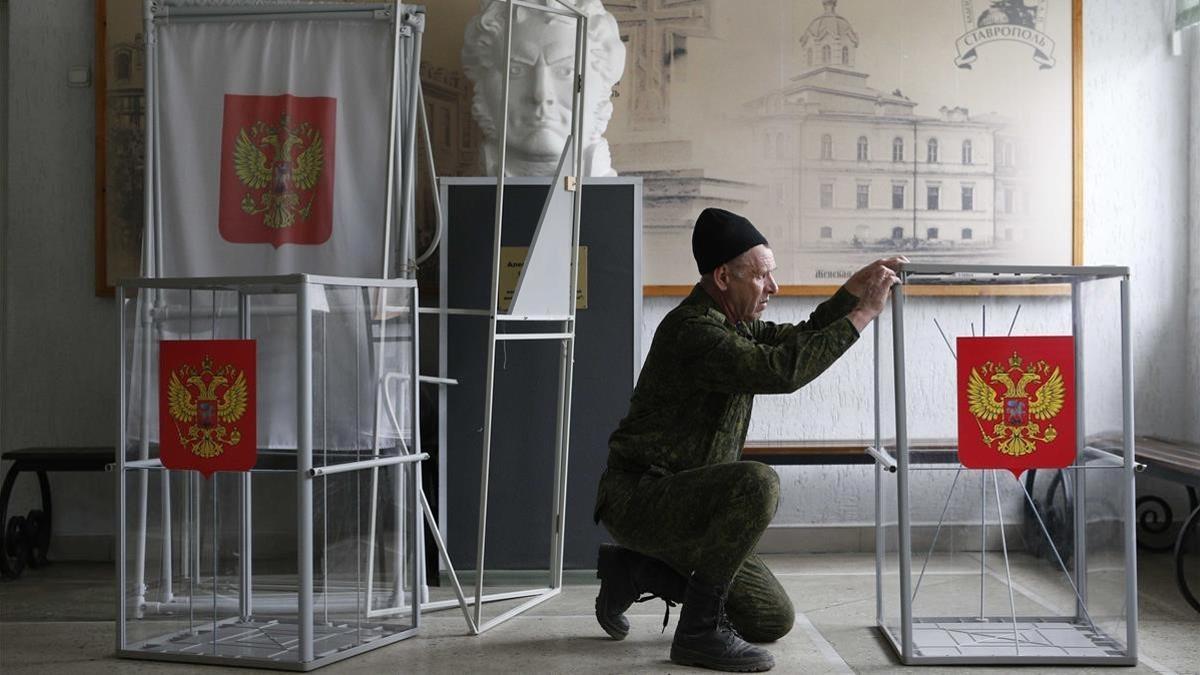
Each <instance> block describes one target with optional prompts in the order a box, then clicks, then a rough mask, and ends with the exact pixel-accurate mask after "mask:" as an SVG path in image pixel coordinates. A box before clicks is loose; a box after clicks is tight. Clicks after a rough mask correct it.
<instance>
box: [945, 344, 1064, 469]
mask: <svg viewBox="0 0 1200 675" xmlns="http://www.w3.org/2000/svg"><path fill="white" fill-rule="evenodd" d="M1073 345H1074V340H1073V338H1071V337H1070V336H1046V337H1015V338H1013V337H992V338H988V337H981V338H959V340H958V352H957V353H958V382H959V403H958V407H959V411H958V415H959V431H958V437H959V458H960V460H961V461H962V463H963V465H964V466H967V467H969V468H1003V469H1009V470H1011V471H1013V473H1020V471H1023V470H1024V469H1028V468H1050V467H1063V466H1067V465H1069V464H1070V463H1071V462H1072V461H1073V459H1074V457H1075V450H1076V448H1075V397H1074V392H1073V389H1074V377H1075V375H1074V346H1073Z"/></svg>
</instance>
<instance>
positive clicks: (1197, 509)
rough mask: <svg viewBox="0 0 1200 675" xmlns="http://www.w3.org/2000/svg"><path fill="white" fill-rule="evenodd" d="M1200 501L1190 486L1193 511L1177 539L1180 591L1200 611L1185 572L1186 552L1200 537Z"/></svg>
mask: <svg viewBox="0 0 1200 675" xmlns="http://www.w3.org/2000/svg"><path fill="white" fill-rule="evenodd" d="M1198 501H1200V500H1198V499H1197V498H1196V488H1193V487H1190V486H1189V487H1188V502H1189V503H1190V505H1191V506H1192V513H1191V515H1189V516H1188V517H1187V520H1185V521H1183V527H1181V528H1179V538H1178V539H1176V540H1175V581H1176V583H1178V584H1179V592H1180V593H1182V594H1183V599H1184V600H1187V603H1188V604H1189V605H1191V606H1192V609H1195V610H1196V611H1197V612H1200V600H1198V599H1197V598H1196V595H1195V594H1194V593H1193V592H1192V589H1191V587H1190V586H1189V585H1188V579H1187V575H1186V574H1185V573H1184V564H1183V563H1184V554H1185V553H1187V550H1188V548H1189V546H1192V545H1195V543H1196V542H1195V541H1193V540H1194V539H1196V538H1198V537H1200V505H1198V504H1197V502H1198Z"/></svg>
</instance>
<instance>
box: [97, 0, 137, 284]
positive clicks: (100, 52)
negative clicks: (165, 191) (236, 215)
mask: <svg viewBox="0 0 1200 675" xmlns="http://www.w3.org/2000/svg"><path fill="white" fill-rule="evenodd" d="M95 72H96V295H112V294H113V287H114V286H115V284H116V282H117V280H119V279H122V278H130V277H136V276H138V275H139V267H140V262H141V248H142V225H143V221H144V218H143V213H144V205H143V201H142V197H143V194H144V191H143V187H142V186H143V180H144V175H145V173H144V171H145V162H144V158H145V131H144V130H145V121H146V96H145V73H146V60H145V49H144V46H143V42H142V0H97V2H96V66H95Z"/></svg>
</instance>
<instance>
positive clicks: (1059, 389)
mask: <svg viewBox="0 0 1200 675" xmlns="http://www.w3.org/2000/svg"><path fill="white" fill-rule="evenodd" d="M980 370H982V371H983V373H982V375H981V374H980ZM985 377H986V378H987V380H986V381H985V379H984V378H985ZM1013 377H1016V378H1017V381H1016V382H1015V383H1014V382H1013ZM1043 378H1045V380H1044V381H1043ZM988 382H992V383H995V384H1000V385H1002V386H1003V387H1004V391H1003V392H997V391H996V390H995V389H993V388H992V386H991V385H989V384H988ZM1038 382H1041V385H1040V386H1038V388H1037V390H1036V391H1035V392H1034V393H1033V396H1032V397H1030V395H1029V393H1028V391H1027V390H1028V388H1029V386H1030V385H1031V384H1034V383H1038ZM1065 398H1066V387H1065V386H1064V384H1063V379H1062V374H1061V373H1060V372H1059V369H1058V367H1057V366H1055V367H1054V370H1053V372H1051V370H1050V366H1049V364H1047V363H1046V362H1045V361H1037V362H1034V363H1031V364H1029V365H1028V366H1025V367H1022V364H1021V357H1020V356H1018V355H1017V353H1016V352H1013V355H1012V358H1010V359H1009V360H1008V367H1007V368H1005V367H1004V366H1002V365H1001V364H997V363H994V362H991V361H989V362H987V363H984V364H983V365H982V366H981V367H980V368H979V369H976V368H972V369H971V375H970V377H969V378H968V380H967V402H968V405H969V410H970V411H971V414H972V415H974V416H975V421H976V424H978V425H979V432H980V433H981V434H982V435H983V442H984V443H986V444H987V446H988V447H993V444H997V443H998V445H996V446H995V447H996V449H997V450H998V451H1000V452H1001V453H1003V454H1006V455H1011V456H1013V457H1021V456H1022V455H1028V454H1030V453H1032V452H1034V451H1036V450H1037V443H1039V442H1042V443H1049V442H1051V441H1053V440H1054V439H1055V438H1057V437H1058V431H1057V430H1055V428H1054V425H1052V424H1046V428H1045V431H1043V430H1042V426H1041V425H1040V424H1038V423H1037V422H1035V421H1034V420H1035V419H1036V420H1042V421H1046V420H1051V419H1053V418H1054V417H1055V416H1056V415H1058V413H1059V412H1060V411H1061V410H1062V409H1063V402H1064V400H1065ZM996 419H999V421H998V422H996V423H995V424H993V425H992V427H991V433H990V434H989V433H988V432H987V431H984V425H983V422H984V421H987V422H991V421H992V420H996Z"/></svg>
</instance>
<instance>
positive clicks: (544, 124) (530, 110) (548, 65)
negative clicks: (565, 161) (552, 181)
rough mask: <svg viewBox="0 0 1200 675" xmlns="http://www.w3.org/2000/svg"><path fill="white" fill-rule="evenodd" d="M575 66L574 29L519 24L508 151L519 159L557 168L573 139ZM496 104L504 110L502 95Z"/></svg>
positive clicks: (559, 24)
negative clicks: (572, 112)
mask: <svg viewBox="0 0 1200 675" xmlns="http://www.w3.org/2000/svg"><path fill="white" fill-rule="evenodd" d="M501 63H503V61H501ZM574 67H575V29H574V27H573V26H572V25H570V24H568V23H566V22H563V21H550V22H549V23H545V22H544V21H542V20H540V19H537V18H531V19H529V20H526V21H521V22H518V23H517V25H516V26H514V28H513V40H512V65H511V67H510V68H509V74H508V77H509V103H508V105H509V110H508V152H509V153H511V154H512V155H513V156H514V157H513V158H514V159H517V160H520V161H527V162H549V163H552V164H557V162H558V158H559V157H560V156H561V155H562V151H563V147H564V145H565V144H566V142H567V137H568V136H570V135H571V92H572V89H573V87H572V86H571V84H572V80H573V79H574V74H575V70H574ZM500 84H501V87H503V82H501V83H500ZM499 93H500V94H502V93H503V92H502V91H501V92H499ZM496 102H497V107H499V103H500V101H499V97H497V101H496ZM499 112H500V111H499V110H497V111H495V115H496V119H497V121H498V120H499V118H500V115H499ZM584 124H585V128H586V125H587V124H588V120H587V119H585V120H584ZM585 137H586V135H585Z"/></svg>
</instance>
